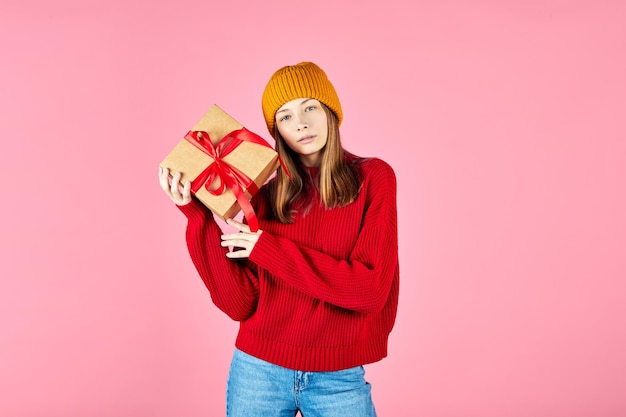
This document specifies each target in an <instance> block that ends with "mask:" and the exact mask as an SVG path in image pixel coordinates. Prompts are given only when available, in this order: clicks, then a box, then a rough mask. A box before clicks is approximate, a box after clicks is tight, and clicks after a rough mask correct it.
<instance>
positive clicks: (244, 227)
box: [226, 219, 250, 233]
mask: <svg viewBox="0 0 626 417" xmlns="http://www.w3.org/2000/svg"><path fill="white" fill-rule="evenodd" d="M226 223H228V224H230V225H231V226H233V227H235V228H236V229H239V230H241V231H242V232H245V233H250V227H249V226H248V225H247V224H243V223H239V222H238V221H235V220H233V219H227V220H226Z"/></svg>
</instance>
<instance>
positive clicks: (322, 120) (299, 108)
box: [275, 98, 328, 166]
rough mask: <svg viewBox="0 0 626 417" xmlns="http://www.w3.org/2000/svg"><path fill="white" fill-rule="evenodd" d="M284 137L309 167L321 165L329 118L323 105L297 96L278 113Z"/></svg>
mask: <svg viewBox="0 0 626 417" xmlns="http://www.w3.org/2000/svg"><path fill="white" fill-rule="evenodd" d="M275 117H276V127H277V128H278V132H279V133H280V136H282V138H283V139H284V140H285V143H286V144H287V146H289V147H290V148H291V149H292V150H293V151H294V152H296V153H297V154H298V155H300V160H301V161H302V163H303V164H304V165H306V166H319V164H320V161H321V152H320V151H321V150H322V149H324V146H326V141H327V140H328V120H327V118H326V112H325V111H324V109H323V108H322V104H321V103H320V102H319V101H317V100H315V99H312V98H297V99H295V100H291V101H289V102H287V103H285V104H284V105H283V106H282V107H280V108H279V109H278V111H277V112H276V116H275Z"/></svg>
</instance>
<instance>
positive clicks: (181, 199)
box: [159, 167, 191, 206]
mask: <svg viewBox="0 0 626 417" xmlns="http://www.w3.org/2000/svg"><path fill="white" fill-rule="evenodd" d="M169 176H170V170H169V169H167V168H163V167H159V184H161V188H162V189H163V192H165V194H167V196H168V197H169V198H170V200H172V201H173V202H174V203H176V204H177V205H179V206H184V205H185V204H188V203H189V202H190V201H191V182H189V181H185V184H184V185H183V189H182V191H181V190H180V185H181V184H180V177H181V174H180V172H174V174H173V175H172V177H173V178H172V183H171V184H170V181H169Z"/></svg>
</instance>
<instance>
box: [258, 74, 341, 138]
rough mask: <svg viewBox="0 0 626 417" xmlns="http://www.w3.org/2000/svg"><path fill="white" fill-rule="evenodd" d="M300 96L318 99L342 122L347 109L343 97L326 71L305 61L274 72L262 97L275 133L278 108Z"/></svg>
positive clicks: (266, 119) (271, 127)
mask: <svg viewBox="0 0 626 417" xmlns="http://www.w3.org/2000/svg"><path fill="white" fill-rule="evenodd" d="M296 98H314V99H316V100H318V101H319V102H321V103H323V104H325V105H326V106H327V107H328V108H329V109H330V110H332V112H333V113H335V116H337V121H338V124H341V120H342V119H343V112H342V111H341V104H340V103H339V97H338V96H337V92H336V91H335V87H334V86H333V85H332V83H331V82H330V80H329V79H328V77H327V76H326V73H325V72H324V71H323V70H322V69H321V68H320V67H318V66H317V65H315V64H314V63H312V62H301V63H299V64H296V65H288V66H285V67H282V68H281V69H279V70H278V71H276V72H275V73H274V75H272V78H270V80H269V82H268V83H267V86H266V87H265V91H264V92H263V97H262V99H261V101H262V102H261V106H262V107H263V115H264V116H265V123H266V124H267V129H268V130H269V132H270V134H271V135H272V136H274V124H275V116H276V112H277V111H278V109H280V108H281V106H282V105H283V104H285V103H287V102H288V101H291V100H294V99H296Z"/></svg>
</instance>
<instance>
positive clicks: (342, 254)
mask: <svg viewBox="0 0 626 417" xmlns="http://www.w3.org/2000/svg"><path fill="white" fill-rule="evenodd" d="M359 162H360V163H359V164H358V165H357V166H358V171H359V172H360V176H361V180H362V185H361V190H360V192H359V195H358V197H357V199H356V201H354V202H353V203H351V204H349V205H347V206H345V207H341V208H334V209H331V210H327V209H325V208H324V207H323V205H322V204H313V205H312V207H311V208H310V209H309V210H308V212H306V213H305V214H302V213H298V214H296V215H295V219H294V222H293V223H292V224H282V223H280V222H277V221H274V220H272V219H271V209H270V206H269V202H268V199H267V193H266V187H263V188H262V189H261V190H260V191H259V193H258V194H257V195H256V196H255V198H254V199H253V205H254V206H255V211H256V214H257V216H258V218H259V227H260V229H261V230H262V231H263V233H262V234H261V236H260V238H259V240H258V242H257V243H256V245H255V246H254V249H253V250H252V252H251V254H250V257H249V259H248V260H233V259H229V258H227V257H226V255H225V251H226V250H227V249H226V248H222V247H221V246H220V235H221V234H222V231H221V229H220V227H219V225H218V224H217V223H216V222H215V221H214V220H213V216H212V214H211V213H210V211H208V210H207V209H206V208H205V207H204V206H203V205H201V204H200V203H199V202H198V201H197V200H196V199H192V202H191V203H189V204H187V205H185V206H181V207H180V209H181V211H182V212H183V213H184V214H185V215H186V216H187V218H188V220H189V223H188V226H187V235H186V236H187V246H188V248H189V253H190V255H191V259H192V260H193V263H194V265H195V266H196V269H197V270H198V272H199V274H200V277H202V280H203V281H204V283H205V285H206V286H207V288H208V289H209V292H210V294H211V298H212V300H213V302H214V303H215V305H216V306H217V307H218V308H220V309H221V310H222V311H224V312H225V313H226V314H228V315H229V316H230V317H231V318H232V319H233V320H237V321H239V322H240V328H239V334H238V336H237V341H236V346H237V348H239V349H240V350H242V351H244V352H246V353H248V354H250V355H252V356H255V357H257V358H259V359H263V360H265V361H268V362H271V363H274V364H276V365H280V366H283V367H286V368H290V369H295V370H301V371H334V370H340V369H346V368H350V367H353V366H358V365H363V364H366V363H371V362H376V361H378V360H380V359H382V358H384V357H385V356H386V355H387V339H388V336H389V332H390V331H391V329H392V327H393V324H394V321H395V317H396V311H397V306H398V288H399V270H398V231H397V214H396V178H395V174H394V172H393V170H392V168H391V167H390V166H389V165H388V164H387V163H385V162H383V161H382V160H380V159H375V158H374V159H362V160H360V161H359ZM313 192H314V193H315V196H316V197H317V200H316V201H319V194H318V192H317V190H314V191H313Z"/></svg>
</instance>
